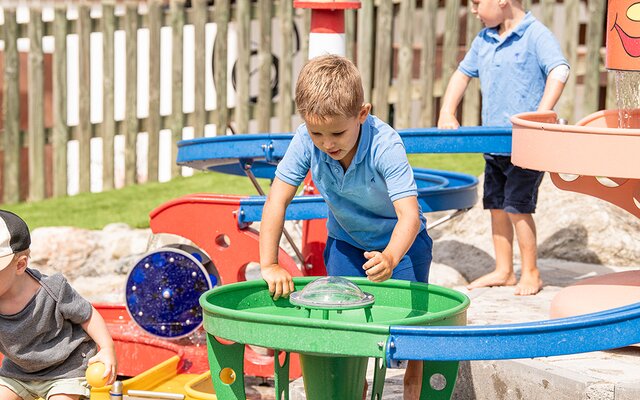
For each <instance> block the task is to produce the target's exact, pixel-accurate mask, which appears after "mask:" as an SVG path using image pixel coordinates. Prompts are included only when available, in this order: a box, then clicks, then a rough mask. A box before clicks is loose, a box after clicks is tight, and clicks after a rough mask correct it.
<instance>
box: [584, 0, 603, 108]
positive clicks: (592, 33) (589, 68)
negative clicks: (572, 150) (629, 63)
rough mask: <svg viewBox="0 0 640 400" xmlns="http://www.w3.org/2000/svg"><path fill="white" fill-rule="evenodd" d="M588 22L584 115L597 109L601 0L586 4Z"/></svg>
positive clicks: (601, 16)
mask: <svg viewBox="0 0 640 400" xmlns="http://www.w3.org/2000/svg"><path fill="white" fill-rule="evenodd" d="M587 7H588V13H587V15H589V23H588V25H587V39H586V41H587V43H586V44H587V56H586V59H585V64H586V65H585V72H584V92H585V93H586V94H587V95H586V96H584V97H583V100H582V101H583V103H582V110H583V112H584V114H585V115H588V114H591V113H593V112H595V111H597V110H598V103H599V97H600V96H599V93H600V65H603V63H601V62H600V47H601V43H602V34H603V32H602V21H603V20H604V18H605V6H604V2H603V1H590V2H589V3H588V4H587Z"/></svg>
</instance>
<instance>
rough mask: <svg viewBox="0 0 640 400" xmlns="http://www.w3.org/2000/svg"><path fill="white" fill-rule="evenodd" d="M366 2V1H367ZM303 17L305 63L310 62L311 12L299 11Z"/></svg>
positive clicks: (301, 30) (303, 57)
mask: <svg viewBox="0 0 640 400" xmlns="http://www.w3.org/2000/svg"><path fill="white" fill-rule="evenodd" d="M365 1H366V0H365ZM298 12H299V13H300V15H301V18H300V19H301V22H300V30H299V31H298V33H300V42H301V45H300V51H301V52H302V59H303V61H304V63H306V62H307V61H309V33H310V32H311V10H310V9H308V8H302V9H300V8H299V9H298Z"/></svg>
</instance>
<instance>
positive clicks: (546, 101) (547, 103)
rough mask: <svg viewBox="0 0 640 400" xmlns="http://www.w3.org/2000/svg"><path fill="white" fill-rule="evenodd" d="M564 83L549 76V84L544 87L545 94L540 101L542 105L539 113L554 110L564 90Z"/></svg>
mask: <svg viewBox="0 0 640 400" xmlns="http://www.w3.org/2000/svg"><path fill="white" fill-rule="evenodd" d="M564 85H565V84H564V82H561V81H559V80H558V79H556V78H554V77H553V76H551V75H549V77H547V83H546V85H545V87H544V94H543V95H542V99H541V100H540V104H539V105H538V111H548V110H553V107H555V105H556V103H557V102H558V99H559V98H560V95H561V94H562V91H563V90H564Z"/></svg>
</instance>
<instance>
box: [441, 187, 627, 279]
mask: <svg viewBox="0 0 640 400" xmlns="http://www.w3.org/2000/svg"><path fill="white" fill-rule="evenodd" d="M480 180H481V182H480V185H479V189H478V190H479V192H478V193H479V197H480V199H479V201H478V203H477V204H476V205H475V206H474V207H473V208H472V209H471V210H469V211H468V212H467V213H465V214H463V215H462V216H460V217H457V218H455V219H453V220H451V222H448V223H445V224H442V225H440V226H438V227H437V228H434V229H433V230H432V231H431V232H430V233H431V236H432V237H433V238H434V246H433V252H434V262H435V263H441V264H445V265H448V266H450V267H453V268H455V269H457V270H458V271H460V272H461V273H462V275H463V276H464V277H465V278H466V279H467V280H473V279H475V278H477V277H479V276H481V275H482V274H484V273H486V272H489V271H491V270H492V269H493V266H494V263H495V261H494V260H495V259H494V251H493V244H492V239H491V217H490V214H489V211H487V210H484V209H483V208H482V200H481V196H482V177H481V178H480ZM534 218H535V221H536V227H537V231H538V256H539V258H554V259H561V260H567V261H576V262H582V263H592V264H606V265H616V266H627V267H629V266H637V265H638V262H639V260H640V241H639V240H637V233H638V232H640V219H638V218H636V217H635V216H633V215H631V214H630V213H628V212H626V211H624V210H622V209H620V208H618V207H616V206H614V205H612V204H610V203H607V202H605V201H603V200H600V199H596V198H594V197H591V196H587V195H583V194H579V193H574V192H568V191H563V190H559V189H557V188H556V187H555V186H554V185H553V183H552V182H551V179H550V178H549V176H545V178H544V180H543V181H542V185H541V186H540V191H539V197H538V207H537V210H536V213H535V214H534ZM514 254H515V261H516V262H518V260H519V250H518V246H517V242H516V243H515V245H514Z"/></svg>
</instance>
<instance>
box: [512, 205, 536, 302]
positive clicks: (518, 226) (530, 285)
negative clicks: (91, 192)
mask: <svg viewBox="0 0 640 400" xmlns="http://www.w3.org/2000/svg"><path fill="white" fill-rule="evenodd" d="M509 217H510V218H511V221H512V222H513V226H515V230H516V237H517V238H518V246H519V248H520V258H521V261H522V270H521V273H520V281H519V282H518V284H517V285H516V290H515V294H517V295H520V296H530V295H534V294H536V293H538V292H539V291H540V289H542V280H541V279H540V272H539V271H538V266H537V260H538V255H537V244H536V241H537V236H536V224H535V222H534V221H533V215H531V214H509Z"/></svg>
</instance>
